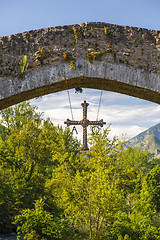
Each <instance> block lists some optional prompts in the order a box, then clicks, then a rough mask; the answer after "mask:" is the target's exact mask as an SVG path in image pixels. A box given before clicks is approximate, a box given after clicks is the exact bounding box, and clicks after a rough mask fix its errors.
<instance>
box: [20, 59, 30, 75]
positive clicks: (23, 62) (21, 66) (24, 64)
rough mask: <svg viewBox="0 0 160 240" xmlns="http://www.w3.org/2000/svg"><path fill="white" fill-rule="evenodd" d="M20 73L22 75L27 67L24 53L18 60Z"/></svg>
mask: <svg viewBox="0 0 160 240" xmlns="http://www.w3.org/2000/svg"><path fill="white" fill-rule="evenodd" d="M19 66H20V74H21V75H23V74H24V72H25V71H26V70H27V68H28V61H27V55H24V57H23V59H22V60H21V61H20V62H19Z"/></svg>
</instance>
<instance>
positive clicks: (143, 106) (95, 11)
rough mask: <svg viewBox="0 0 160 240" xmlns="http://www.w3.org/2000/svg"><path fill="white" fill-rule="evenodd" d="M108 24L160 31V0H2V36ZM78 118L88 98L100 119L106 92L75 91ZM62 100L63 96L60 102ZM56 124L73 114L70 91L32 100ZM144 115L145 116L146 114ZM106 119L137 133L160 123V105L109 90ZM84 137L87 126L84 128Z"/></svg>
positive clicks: (91, 112)
mask: <svg viewBox="0 0 160 240" xmlns="http://www.w3.org/2000/svg"><path fill="white" fill-rule="evenodd" d="M83 22H107V23H113V24H118V25H128V26H135V27H143V28H148V29H155V30H160V1H159V0H152V1H151V0H134V1H133V0H132V1H130V0H99V1H97V0H96V1H95V0H92V1H91V0H81V1H79V0H74V1H73V0H59V1H57V0H56V1H55V0H44V1H42V0H32V1H31V0H27V1H22V0H21V1H20V0H14V1H13V0H0V36H5V35H11V34H14V33H18V32H24V31H28V30H33V29H38V28H44V27H51V26H60V25H69V24H79V23H83ZM70 95H71V101H72V105H73V112H74V115H75V118H77V120H78V119H81V118H82V109H81V102H83V100H87V101H88V102H89V103H90V105H89V108H88V111H89V115H88V116H89V117H90V118H92V119H90V120H94V119H95V118H96V113H97V107H98V101H99V96H100V91H97V90H87V89H85V90H84V92H83V94H75V93H74V90H70ZM57 99H59V101H58V104H57ZM31 102H32V103H33V104H35V105H37V106H38V107H39V110H40V111H41V110H42V111H44V114H45V116H46V117H48V116H49V117H50V118H51V119H52V121H53V122H54V124H55V125H56V124H62V125H63V122H64V121H65V120H66V118H71V116H70V112H69V104H68V101H67V93H66V91H63V92H60V93H57V94H50V95H47V96H44V97H42V98H39V99H34V100H32V101H31ZM142 116H143V117H142ZM100 118H103V119H104V120H105V121H106V122H107V123H112V127H111V130H112V135H115V134H116V135H118V136H120V135H121V134H122V133H127V135H128V137H132V136H134V135H136V134H138V133H140V132H141V131H143V130H145V129H147V128H148V127H151V126H153V125H154V124H156V123H158V122H159V118H160V107H159V105H157V104H153V103H151V102H147V101H143V100H139V99H137V98H132V97H129V96H125V95H121V94H117V93H112V92H105V91H104V92H103V98H102V104H101V108H100ZM79 132H80V135H79V136H81V129H80V128H79Z"/></svg>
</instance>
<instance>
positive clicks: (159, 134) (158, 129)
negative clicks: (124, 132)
mask: <svg viewBox="0 0 160 240" xmlns="http://www.w3.org/2000/svg"><path fill="white" fill-rule="evenodd" d="M150 135H154V136H155V137H156V138H157V139H159V140H160V123H158V124H156V125H155V126H153V127H151V128H148V129H147V130H146V131H144V132H142V133H140V134H138V135H137V136H135V137H133V138H131V139H130V140H129V141H128V143H127V145H128V146H130V147H134V146H135V145H136V144H138V143H140V142H142V141H143V140H144V139H145V138H146V137H148V136H150Z"/></svg>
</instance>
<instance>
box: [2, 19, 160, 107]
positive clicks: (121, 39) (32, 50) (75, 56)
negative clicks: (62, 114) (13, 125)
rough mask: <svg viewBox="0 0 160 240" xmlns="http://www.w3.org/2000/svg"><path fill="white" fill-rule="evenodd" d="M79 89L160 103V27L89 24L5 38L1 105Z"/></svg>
mask: <svg viewBox="0 0 160 240" xmlns="http://www.w3.org/2000/svg"><path fill="white" fill-rule="evenodd" d="M74 87H82V88H83V87H85V88H94V89H103V90H108V91H114V92H119V93H124V94H127V95H131V96H135V97H139V98H142V99H145V100H149V101H152V102H155V103H160V31H155V30H148V29H142V28H136V27H128V26H118V25H113V24H107V23H83V24H79V25H70V26H60V27H53V28H52V27H50V28H45V29H39V30H32V31H29V32H24V33H17V34H15V35H11V36H5V37H1V38H0V109H4V108H6V107H9V106H11V105H13V104H16V103H19V102H22V101H24V100H28V99H31V98H34V97H39V96H42V95H45V94H49V93H53V92H58V91H62V90H65V89H67V88H69V89H70V88H74Z"/></svg>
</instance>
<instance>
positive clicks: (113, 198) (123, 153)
mask: <svg viewBox="0 0 160 240" xmlns="http://www.w3.org/2000/svg"><path fill="white" fill-rule="evenodd" d="M1 117H2V124H3V125H4V126H5V128H4V127H3V128H2V131H0V232H1V233H3V232H9V231H14V230H16V227H17V233H18V239H21V236H25V237H26V238H27V239H28V240H33V239H34V240H42V239H43V240H50V239H61V240H62V239H63V240H67V239H73V240H74V239H75V240H78V239H79V240H80V239H83V240H85V239H86V240H88V239H90V240H101V239H103V240H105V239H106V240H124V239H125V240H127V239H130V240H138V239H139V240H142V239H143V240H158V239H160V208H159V204H160V203H159V196H160V178H159V176H160V166H159V165H158V159H152V160H150V158H149V154H148V153H147V152H140V151H138V150H135V149H132V148H128V149H127V150H124V149H123V143H122V142H120V141H119V140H118V139H117V138H114V139H112V140H110V139H109V137H108V134H109V129H106V130H104V132H103V133H101V134H100V135H98V136H91V138H90V146H91V147H90V151H89V152H88V153H86V152H82V151H81V150H80V148H81V146H80V143H79V142H78V141H77V140H76V139H74V138H73V136H72V133H71V132H70V131H69V129H67V128H66V129H65V130H63V129H62V128H61V127H55V126H54V125H53V123H52V122H51V121H50V120H49V119H47V120H44V119H43V115H42V114H41V113H38V112H37V109H36V107H34V106H31V105H30V104H29V103H22V104H19V105H17V106H15V107H11V108H8V109H5V110H3V111H1Z"/></svg>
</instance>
